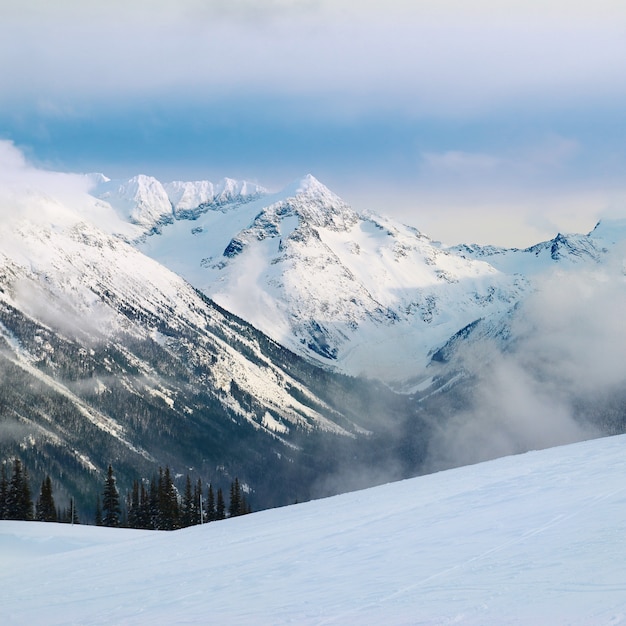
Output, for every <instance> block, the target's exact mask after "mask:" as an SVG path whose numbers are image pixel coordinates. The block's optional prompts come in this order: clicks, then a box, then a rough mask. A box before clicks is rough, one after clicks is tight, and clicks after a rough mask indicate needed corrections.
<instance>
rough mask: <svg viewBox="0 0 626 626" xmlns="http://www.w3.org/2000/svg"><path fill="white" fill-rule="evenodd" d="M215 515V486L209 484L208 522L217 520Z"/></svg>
mask: <svg viewBox="0 0 626 626" xmlns="http://www.w3.org/2000/svg"><path fill="white" fill-rule="evenodd" d="M216 519H217V518H216V513H215V493H214V492H213V485H212V484H211V483H209V492H208V495H207V501H206V521H207V522H214V521H215V520H216Z"/></svg>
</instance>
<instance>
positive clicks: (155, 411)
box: [0, 181, 393, 506]
mask: <svg viewBox="0 0 626 626" xmlns="http://www.w3.org/2000/svg"><path fill="white" fill-rule="evenodd" d="M143 182H145V181H143ZM149 187H150V188H152V189H154V188H158V187H157V186H156V184H155V185H152V186H150V185H149ZM237 189H239V190H241V189H242V187H240V186H239V187H237ZM24 201H25V202H27V205H28V211H20V210H16V211H15V212H14V213H13V214H9V215H3V216H2V231H1V233H0V348H1V349H0V361H1V363H2V373H3V375H2V377H0V398H1V402H2V405H1V406H2V413H1V417H2V429H3V430H2V432H3V437H2V453H3V454H2V456H3V458H8V457H10V455H11V454H19V455H20V456H21V457H22V458H24V459H26V464H27V465H29V464H30V466H31V468H32V467H33V466H35V467H42V468H43V467H45V468H46V471H48V472H51V473H52V474H53V476H55V477H58V476H60V475H64V476H65V481H64V482H65V483H66V484H67V481H68V476H69V477H70V478H69V480H70V481H71V482H74V484H77V485H79V489H80V490H82V496H83V497H82V501H81V504H83V505H84V502H85V500H86V499H88V498H89V497H91V496H90V494H92V493H93V492H92V491H91V490H92V489H93V488H94V485H97V484H98V483H99V480H100V476H101V474H102V471H103V470H105V469H106V466H107V464H108V463H110V462H113V461H115V462H116V464H117V465H118V474H119V475H120V476H121V477H122V478H124V477H126V479H128V478H132V477H133V476H135V477H136V476H137V475H138V474H139V475H141V474H143V475H150V472H151V471H154V469H155V468H157V467H158V465H165V464H166V463H169V464H171V465H172V468H173V470H175V471H178V472H179V473H183V471H186V469H185V468H187V470H189V469H192V470H193V472H194V473H195V474H197V475H198V476H204V480H207V479H210V478H211V477H212V479H213V480H219V478H220V476H222V477H223V478H225V477H226V476H229V475H233V474H234V473H235V472H237V473H238V474H240V477H241V479H242V480H246V481H247V482H248V483H249V484H251V485H252V488H253V489H255V490H257V493H258V494H259V497H260V501H259V504H258V505H257V506H261V505H262V506H268V505H269V504H270V503H271V501H272V499H274V500H275V503H278V502H280V501H282V503H285V502H286V501H293V500H294V499H296V498H298V497H299V498H302V497H305V494H304V493H301V494H300V495H298V494H297V493H296V492H297V491H298V490H299V489H301V488H302V487H304V488H305V490H306V491H308V490H309V489H310V490H313V491H314V490H315V489H316V487H315V486H314V482H315V481H316V480H318V479H320V478H322V477H323V476H324V474H325V473H326V472H327V471H328V472H332V471H334V469H336V468H337V467H338V465H341V463H342V462H341V461H337V462H336V463H330V462H329V460H328V458H326V457H325V456H324V455H321V454H317V453H315V452H314V450H312V449H311V447H315V446H318V445H319V441H321V440H323V441H324V442H325V444H324V445H325V446H326V449H327V450H330V449H333V448H335V449H336V452H337V453H338V454H337V458H338V459H341V458H342V456H343V455H342V454H341V453H339V450H341V449H343V450H344V452H347V450H352V448H353V447H354V445H358V444H356V443H355V442H357V440H358V441H360V440H361V439H363V440H367V441H372V435H373V434H374V433H375V431H376V429H375V428H374V429H373V430H372V427H373V426H374V425H375V422H376V418H377V410H376V408H375V407H376V405H377V403H378V402H384V403H387V402H388V401H389V396H388V395H387V396H386V395H385V390H384V389H379V390H376V389H374V388H371V391H368V389H367V388H366V387H365V385H363V384H362V383H358V382H355V381H351V380H348V379H346V378H342V377H340V376H333V375H331V374H329V373H327V372H320V371H318V368H315V367H313V366H311V365H310V364H308V363H306V362H304V361H303V360H302V359H299V358H298V357H296V356H295V355H294V354H292V353H290V352H288V351H287V350H285V349H284V348H283V347H281V346H279V345H278V344H276V343H275V342H273V341H271V340H270V339H269V338H267V337H266V336H264V335H262V334H261V333H260V332H259V331H257V330H255V329H254V328H252V327H251V326H249V325H248V324H247V323H245V322H244V321H243V320H241V319H238V318H236V317H234V316H233V315H232V314H229V313H228V312H227V311H225V310H223V309H221V308H220V307H218V306H216V305H215V304H214V303H213V302H212V301H210V300H209V299H207V298H206V297H204V296H203V295H202V294H201V293H199V292H198V291H197V290H196V289H194V288H193V287H192V286H191V285H190V284H189V283H187V282H186V281H185V280H184V279H183V278H182V277H180V276H178V275H177V274H175V273H173V272H172V271H170V270H168V269H167V268H165V267H164V266H163V265H160V264H159V263H157V262H156V261H155V260H153V259H151V258H149V257H147V256H145V255H144V254H142V253H141V252H139V251H138V250H137V249H136V248H134V247H133V246H131V245H130V244H129V243H127V241H125V239H132V238H134V237H136V236H138V235H140V234H141V232H143V228H144V227H145V226H146V224H144V225H143V226H141V227H140V226H138V225H137V224H134V223H133V224H131V223H129V222H128V221H126V220H125V219H122V218H121V217H120V215H119V213H118V212H117V211H118V210H119V207H118V208H117V209H113V208H112V207H111V205H110V204H108V203H104V202H103V201H102V200H99V199H98V200H96V199H94V198H92V197H91V196H89V195H87V194H83V195H82V196H78V197H77V198H74V199H73V203H70V204H63V203H61V202H59V201H58V200H57V199H55V198H54V197H51V196H50V195H47V194H42V193H40V192H37V191H35V190H31V191H30V192H29V194H28V196H27V198H26V200H24ZM16 202H17V201H16ZM16 206H17V205H16ZM143 209H146V211H147V212H146V213H145V214H144V215H148V214H150V215H157V213H156V212H151V211H149V210H148V209H147V208H146V206H144V207H143ZM155 219H158V220H160V219H161V218H160V217H157V218H155ZM134 221H135V222H136V221H138V220H134ZM96 224H100V225H102V227H98V226H97V225H96ZM105 225H106V229H105ZM112 233H118V234H117V235H114V234H112ZM119 234H121V235H122V236H119ZM370 396H371V397H370ZM374 396H376V397H377V398H378V400H376V399H375V398H374ZM368 406H370V407H371V409H370V408H368ZM392 413H393V411H392ZM368 445H370V444H366V447H367V446H368ZM295 457H298V458H299V460H298V462H295V461H294V458H295ZM314 467H315V468H316V470H315V471H314V469H313V468H314ZM324 467H326V468H327V470H324V469H322V468H324ZM70 468H71V469H70ZM261 468H262V471H261ZM331 468H334V469H331ZM317 469H320V470H321V471H320V472H318V471H317ZM31 471H32V470H31ZM302 471H304V472H305V473H306V472H309V478H307V479H304V480H302ZM81 472H82V474H81ZM86 476H87V477H88V478H86ZM275 476H281V477H282V482H281V483H280V484H277V482H276V480H275ZM90 481H91V482H90ZM305 485H308V487H306V486H305ZM294 489H295V490H296V491H294ZM273 490H275V494H274V495H271V492H272V491H273ZM320 490H321V491H320V492H324V491H326V492H332V491H333V489H330V490H328V489H326V488H322V487H320ZM309 495H310V494H309ZM275 496H276V497H275Z"/></svg>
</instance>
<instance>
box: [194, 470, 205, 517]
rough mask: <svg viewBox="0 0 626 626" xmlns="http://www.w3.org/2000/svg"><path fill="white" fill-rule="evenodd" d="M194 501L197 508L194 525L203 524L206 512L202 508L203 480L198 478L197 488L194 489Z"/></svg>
mask: <svg viewBox="0 0 626 626" xmlns="http://www.w3.org/2000/svg"><path fill="white" fill-rule="evenodd" d="M193 501H194V506H195V519H194V521H193V523H194V524H202V522H203V521H204V511H203V507H202V480H200V478H198V482H197V483H196V486H195V487H194V488H193Z"/></svg>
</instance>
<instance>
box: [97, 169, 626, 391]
mask: <svg viewBox="0 0 626 626" xmlns="http://www.w3.org/2000/svg"><path fill="white" fill-rule="evenodd" d="M112 184H113V181H109V182H104V183H102V185H100V186H98V189H99V190H100V191H102V190H103V189H108V188H109V187H110V186H111V185H112ZM116 189H117V191H116V193H117V195H116V196H115V197H113V195H108V196H106V197H105V196H104V195H101V196H100V197H101V198H105V199H107V200H108V201H112V202H116V203H117V204H118V206H120V207H122V212H124V211H125V214H126V215H127V216H128V219H130V220H131V221H135V222H137V223H142V224H143V226H144V228H145V229H146V230H149V229H152V232H153V233H154V232H155V229H156V231H158V234H156V235H155V236H152V237H147V238H146V237H143V238H141V239H137V240H136V245H137V247H138V248H139V249H140V250H141V251H143V252H144V253H146V254H148V255H149V256H151V257H153V258H154V259H156V260H158V261H159V262H161V263H162V264H164V265H165V266H167V267H169V268H170V269H172V270H174V271H175V272H177V273H178V274H180V275H181V276H183V277H184V278H186V279H187V280H188V281H189V282H190V283H191V284H192V285H194V286H195V287H197V288H199V289H201V290H202V291H203V292H204V293H206V294H207V295H209V296H210V297H211V298H213V299H215V300H216V301H217V302H218V303H219V304H220V305H222V306H223V307H225V308H226V309H228V310H230V311H232V312H234V313H235V314H237V315H238V316H239V317H241V318H243V319H245V320H247V321H248V322H250V323H252V324H253V325H254V326H256V327H257V328H259V329H261V330H263V332H265V333H266V334H268V335H269V336H271V337H272V338H273V339H275V340H276V341H278V342H280V343H282V344H283V345H285V346H287V347H289V348H290V349H292V350H294V351H296V352H299V353H300V354H303V355H305V356H306V357H307V358H309V359H313V360H315V361H316V362H318V363H321V364H323V365H324V366H326V367H332V368H336V369H338V370H340V371H342V372H345V373H348V374H353V375H359V374H363V375H366V376H370V377H375V378H381V379H383V380H385V381H387V382H389V383H392V384H394V386H400V387H402V388H404V389H410V388H415V384H417V383H418V382H419V380H420V379H422V378H423V377H424V368H425V367H426V366H427V365H428V363H429V362H430V359H431V357H432V356H433V355H435V354H437V353H438V351H439V350H440V349H441V348H443V347H444V346H446V345H447V343H448V341H449V340H450V338H451V337H455V336H458V333H459V332H460V331H461V330H462V329H464V328H466V327H467V326H468V325H471V324H473V323H474V322H476V321H477V320H479V319H481V320H484V321H485V323H486V324H488V325H489V326H490V327H493V328H495V327H497V326H498V325H500V323H501V322H502V320H504V319H505V318H506V317H507V316H509V315H510V312H511V311H512V310H513V308H514V307H515V306H516V305H517V304H518V303H519V302H521V301H522V300H523V299H524V298H525V297H526V296H527V295H528V294H529V293H531V292H532V291H533V289H534V288H535V287H534V281H535V279H536V278H537V277H539V276H542V275H544V274H545V273H546V272H548V271H551V270H553V269H555V268H557V267H559V268H563V269H565V268H573V267H584V266H586V265H588V264H591V265H592V266H597V265H598V264H602V263H603V262H604V260H605V259H606V258H607V256H610V254H611V250H612V249H613V248H614V247H615V245H616V242H619V241H624V240H625V239H626V227H625V226H624V222H620V221H619V220H618V221H603V222H601V223H600V224H598V226H597V227H596V228H595V229H594V231H592V232H591V233H589V234H586V235H580V234H567V235H566V234H558V235H557V236H556V237H555V238H554V239H552V240H550V241H546V242H541V243H538V244H536V245H535V246H532V247H529V248H527V249H525V250H518V249H503V248H498V247H495V246H477V245H459V246H454V247H444V246H443V245H442V244H440V243H438V242H435V241H432V240H430V239H429V238H428V237H427V236H425V235H424V234H422V233H421V232H420V231H419V230H417V229H416V228H415V227H412V226H406V225H404V224H401V223H398V222H396V221H395V220H393V219H390V218H388V217H384V216H382V215H377V214H375V213H363V214H359V213H358V212H356V211H355V210H354V209H352V208H351V207H350V205H349V204H348V203H346V202H345V201H344V200H342V199H341V198H340V197H338V196H337V195H336V194H334V193H333V192H332V191H331V190H329V189H328V188H327V187H326V186H324V185H323V184H322V183H321V182H320V181H318V180H317V179H316V178H315V177H314V176H312V175H310V174H309V175H307V176H305V177H303V178H301V179H298V180H296V181H294V182H293V183H291V184H290V185H287V186H286V187H285V188H284V189H283V190H282V191H280V192H278V193H272V194H270V193H267V192H266V191H265V190H263V189H262V188H260V187H258V186H256V185H251V184H248V183H236V182H235V181H231V180H229V179H226V180H225V181H223V182H222V183H220V184H217V185H214V184H212V183H208V182H200V183H180V182H179V183H169V184H166V185H160V183H158V181H155V180H154V179H149V178H148V177H136V179H132V180H131V181H128V183H127V184H126V185H125V186H122V187H120V186H118V187H117V188H116ZM194 205H196V206H194ZM209 209H211V210H209ZM184 218H191V219H193V220H194V222H193V225H192V226H190V224H189V222H188V221H186V220H185V219H184ZM155 225H156V226H155ZM483 327H484V325H483Z"/></svg>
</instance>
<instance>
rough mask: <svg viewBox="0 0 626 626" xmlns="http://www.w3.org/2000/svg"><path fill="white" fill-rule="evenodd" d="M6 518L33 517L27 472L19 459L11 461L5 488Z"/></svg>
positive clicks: (27, 518) (20, 518)
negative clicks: (10, 469) (11, 471)
mask: <svg viewBox="0 0 626 626" xmlns="http://www.w3.org/2000/svg"><path fill="white" fill-rule="evenodd" d="M6 518H7V519H12V520H32V519H33V501H32V498H31V495H30V486H29V484H28V473H27V471H26V470H25V469H22V462H21V461H20V460H19V459H15V460H14V461H13V474H12V476H11V480H10V481H9V484H8V488H7V496H6Z"/></svg>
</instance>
